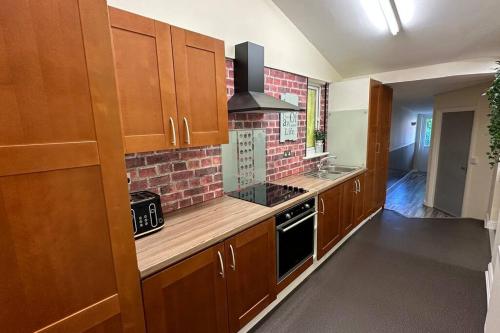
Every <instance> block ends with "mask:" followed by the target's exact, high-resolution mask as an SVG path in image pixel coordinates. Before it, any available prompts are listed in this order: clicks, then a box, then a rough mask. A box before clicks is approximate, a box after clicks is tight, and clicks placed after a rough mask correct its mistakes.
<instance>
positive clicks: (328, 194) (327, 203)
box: [317, 186, 342, 260]
mask: <svg viewBox="0 0 500 333" xmlns="http://www.w3.org/2000/svg"><path fill="white" fill-rule="evenodd" d="M318 201H319V209H318V210H319V212H318V237H317V239H318V248H317V259H318V260H319V259H321V258H322V257H323V256H324V255H325V254H326V253H327V252H328V251H330V250H331V249H332V248H333V247H334V246H335V244H337V243H338V241H340V239H341V238H342V220H341V211H342V186H337V187H334V188H331V189H329V190H327V191H325V192H323V193H320V194H319V197H318Z"/></svg>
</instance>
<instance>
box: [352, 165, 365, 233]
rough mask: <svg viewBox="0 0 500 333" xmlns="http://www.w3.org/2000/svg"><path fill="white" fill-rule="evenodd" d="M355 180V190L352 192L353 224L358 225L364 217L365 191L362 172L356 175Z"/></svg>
mask: <svg viewBox="0 0 500 333" xmlns="http://www.w3.org/2000/svg"><path fill="white" fill-rule="evenodd" d="M355 182H357V183H358V186H357V192H356V193H355V194H354V208H353V209H354V213H353V214H354V215H353V216H354V224H355V225H358V224H360V223H361V222H363V220H364V217H365V211H364V193H365V175H364V174H362V175H360V176H358V177H356V179H355Z"/></svg>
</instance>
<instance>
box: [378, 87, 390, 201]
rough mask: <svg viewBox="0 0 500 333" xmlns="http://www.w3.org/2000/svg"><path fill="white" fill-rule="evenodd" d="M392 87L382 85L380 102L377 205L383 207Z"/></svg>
mask: <svg viewBox="0 0 500 333" xmlns="http://www.w3.org/2000/svg"><path fill="white" fill-rule="evenodd" d="M391 113H392V88H391V87H389V86H385V85H382V86H381V89H380V95H379V104H378V117H377V118H378V125H377V149H376V155H375V183H374V191H375V205H376V207H383V206H384V204H385V197H386V183H387V172H388V168H389V145H390V136H391Z"/></svg>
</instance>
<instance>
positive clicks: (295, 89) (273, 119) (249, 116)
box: [226, 59, 328, 181]
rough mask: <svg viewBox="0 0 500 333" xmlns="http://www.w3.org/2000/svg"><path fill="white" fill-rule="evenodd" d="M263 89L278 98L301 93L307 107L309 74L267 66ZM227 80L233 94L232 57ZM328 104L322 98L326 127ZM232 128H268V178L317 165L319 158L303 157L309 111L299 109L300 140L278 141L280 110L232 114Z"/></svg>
mask: <svg viewBox="0 0 500 333" xmlns="http://www.w3.org/2000/svg"><path fill="white" fill-rule="evenodd" d="M264 77H265V81H264V92H265V93H266V94H268V95H270V96H274V97H275V98H280V96H281V94H282V93H293V94H296V95H298V96H299V106H300V107H301V108H304V109H305V108H306V103H307V77H305V76H300V75H296V74H292V73H287V72H283V71H280V70H276V69H270V68H265V70H264ZM226 81H227V94H228V98H229V97H230V96H232V95H233V94H234V65H233V60H231V59H227V60H226ZM327 93H328V92H327V89H326V86H325V87H323V88H322V97H324V96H325V95H326V94H327ZM325 108H326V104H325V101H324V98H322V101H321V114H322V117H321V120H320V121H321V127H323V128H324V123H325V119H324V116H323V114H324V111H325ZM229 128H230V129H242V128H265V129H266V134H267V135H266V141H267V143H266V145H267V146H266V155H267V181H273V180H276V179H279V178H283V177H286V176H290V175H294V174H298V173H301V172H304V171H309V170H311V169H312V168H314V167H315V166H316V164H317V163H318V161H319V158H314V159H311V160H304V159H303V158H304V155H305V149H306V113H305V112H300V113H299V125H298V135H297V141H287V142H284V143H280V142H279V133H280V128H279V113H271V112H268V113H240V114H230V115H229ZM286 150H290V151H291V152H292V156H291V157H288V158H283V152H284V151H286Z"/></svg>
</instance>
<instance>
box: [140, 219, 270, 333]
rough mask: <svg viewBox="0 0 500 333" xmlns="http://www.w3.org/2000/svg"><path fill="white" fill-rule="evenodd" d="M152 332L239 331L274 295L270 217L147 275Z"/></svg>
mask: <svg viewBox="0 0 500 333" xmlns="http://www.w3.org/2000/svg"><path fill="white" fill-rule="evenodd" d="M142 289H143V301H144V310H145V317H146V326H147V331H148V332H150V333H156V332H162V333H186V332H190V333H197V332H200V333H202V332H203V333H211V332H237V331H238V330H239V329H240V328H242V327H243V326H244V325H245V324H247V323H248V322H249V321H250V320H251V319H253V318H254V317H255V316H256V315H257V314H258V313H259V312H260V311H262V310H263V309H264V308H265V307H266V306H267V305H269V304H270V303H271V302H272V301H273V300H274V299H276V254H275V228H274V219H269V220H267V221H265V222H262V223H259V224H257V225H256V226H254V227H251V228H249V229H247V230H245V231H242V232H241V233H239V234H237V235H235V236H233V237H231V238H229V239H227V240H226V241H225V242H222V243H219V244H217V245H214V246H212V247H211V248H209V249H206V250H204V251H203V252H200V253H198V254H196V255H194V256H192V257H190V258H188V259H185V260H183V261H182V262H180V263H178V264H176V265H174V266H171V267H169V268H166V269H165V270H163V271H161V272H159V273H157V274H155V275H153V276H151V277H149V278H146V279H145V280H144V281H143V283H142Z"/></svg>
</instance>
